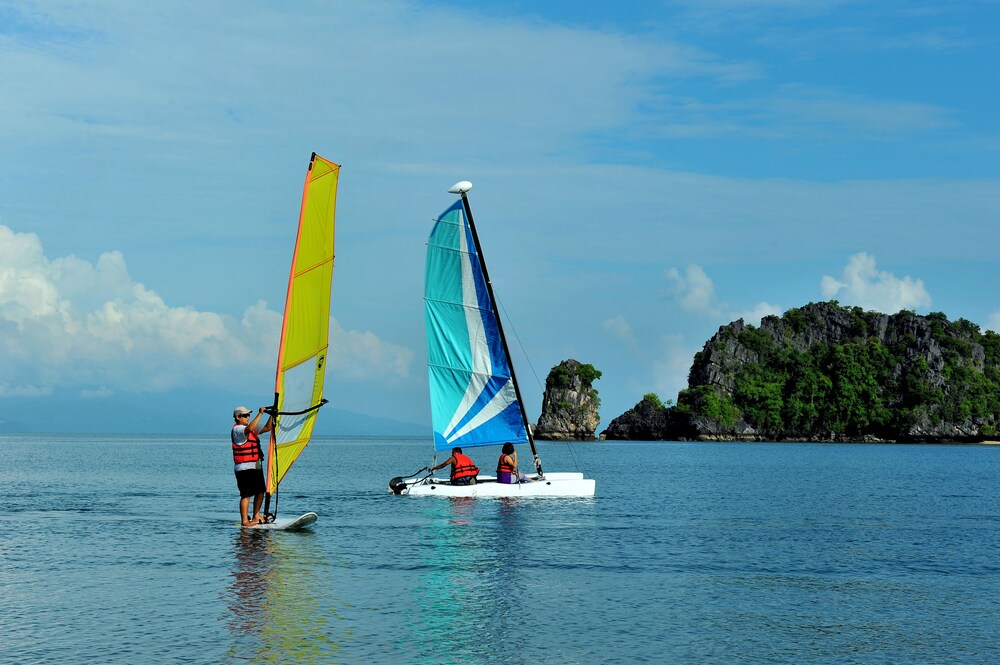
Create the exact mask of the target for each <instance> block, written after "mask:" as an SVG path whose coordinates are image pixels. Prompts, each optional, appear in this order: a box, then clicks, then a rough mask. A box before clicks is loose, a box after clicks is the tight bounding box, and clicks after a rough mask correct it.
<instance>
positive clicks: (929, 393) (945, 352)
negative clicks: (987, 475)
mask: <svg viewBox="0 0 1000 665" xmlns="http://www.w3.org/2000/svg"><path fill="white" fill-rule="evenodd" d="M677 402H678V403H677V406H675V407H673V409H671V410H670V411H671V413H670V414H669V418H668V419H667V420H668V421H669V428H668V431H667V432H665V433H664V436H663V437H662V438H690V437H692V436H693V437H696V438H731V439H770V440H782V439H803V440H871V439H877V440H895V441H922V440H926V441H972V440H981V439H983V438H989V437H993V436H995V435H996V433H997V424H998V422H1000V336H998V335H997V334H996V333H994V332H992V331H986V332H982V331H980V329H979V326H977V325H976V324H974V323H972V322H970V321H967V320H965V319H958V320H957V321H954V322H952V321H949V320H948V318H947V317H946V316H945V315H944V314H941V313H933V314H929V315H927V316H918V315H917V314H914V313H913V312H909V311H902V312H899V313H898V314H894V315H886V314H880V313H877V312H870V311H865V310H862V309H861V308H858V307H850V308H846V307H842V306H840V305H839V304H838V303H837V302H835V301H833V302H828V303H818V304H813V303H811V304H809V305H807V306H805V307H801V308H795V309H791V310H788V311H787V312H785V314H784V315H783V316H781V317H776V316H770V317H765V318H764V319H763V320H762V321H761V325H760V327H759V328H758V327H754V326H748V325H744V323H743V322H742V320H740V321H736V322H733V323H730V324H729V325H727V326H723V327H722V328H720V329H719V332H718V333H717V334H716V335H715V336H714V337H712V339H711V340H709V341H708V342H707V343H706V344H705V346H704V348H703V349H702V350H701V351H700V352H698V354H696V356H695V359H694V363H693V364H692V367H691V372H690V374H689V376H688V388H687V389H686V390H682V391H681V392H680V394H679V395H678V399H677ZM664 409H666V407H664ZM661 420H662V419H661ZM613 422H614V421H613ZM609 429H610V428H609ZM615 438H625V437H623V436H616V437H615Z"/></svg>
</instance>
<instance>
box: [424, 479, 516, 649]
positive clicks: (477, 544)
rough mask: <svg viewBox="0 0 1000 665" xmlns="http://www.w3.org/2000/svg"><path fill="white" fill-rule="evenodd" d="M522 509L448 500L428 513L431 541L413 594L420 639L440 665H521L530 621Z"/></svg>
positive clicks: (479, 501)
mask: <svg viewBox="0 0 1000 665" xmlns="http://www.w3.org/2000/svg"><path fill="white" fill-rule="evenodd" d="M524 509H525V506H524V504H523V503H522V502H520V501H518V500H516V499H514V500H509V499H500V500H483V499H467V498H449V499H447V500H444V501H440V500H438V501H435V502H434V503H433V504H432V505H429V506H428V514H427V515H426V517H427V518H428V522H429V524H430V526H429V528H428V535H427V537H426V545H427V547H426V549H424V551H425V552H426V554H425V556H424V557H423V563H424V565H425V566H426V567H427V569H428V571H427V572H426V573H424V574H423V575H421V577H420V581H419V583H418V585H417V587H416V588H415V589H414V591H415V596H416V597H415V602H416V604H417V616H418V621H417V622H416V625H414V626H413V628H414V630H415V632H416V633H417V636H418V637H420V638H423V639H422V640H421V641H426V642H427V643H429V644H432V645H433V656H432V660H435V662H454V661H462V662H482V663H497V662H511V661H513V662H521V661H522V660H523V658H522V656H521V655H520V654H519V653H518V652H519V651H520V643H519V639H518V634H519V633H520V632H521V631H523V629H524V627H525V621H526V617H525V616H524V614H523V612H519V611H518V609H519V608H521V607H523V606H524V602H523V596H524V594H525V575H524V571H523V570H522V569H521V566H520V564H521V562H522V560H523V554H524V548H525V546H526V542H527V541H526V535H527V534H526V533H525V531H526V525H525V521H524Z"/></svg>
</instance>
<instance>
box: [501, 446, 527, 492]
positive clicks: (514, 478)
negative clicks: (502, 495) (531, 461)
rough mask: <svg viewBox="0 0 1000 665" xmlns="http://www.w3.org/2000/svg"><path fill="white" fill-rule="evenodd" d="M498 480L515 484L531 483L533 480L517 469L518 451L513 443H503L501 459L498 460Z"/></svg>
mask: <svg viewBox="0 0 1000 665" xmlns="http://www.w3.org/2000/svg"><path fill="white" fill-rule="evenodd" d="M497 482H498V483H505V484H507V485H513V484H515V483H530V482H531V480H530V479H529V478H528V477H527V476H525V475H524V474H523V473H521V472H520V471H518V470H517V451H516V450H514V444H513V443H509V442H508V443H505V444H503V450H502V451H501V453H500V459H499V460H498V461H497Z"/></svg>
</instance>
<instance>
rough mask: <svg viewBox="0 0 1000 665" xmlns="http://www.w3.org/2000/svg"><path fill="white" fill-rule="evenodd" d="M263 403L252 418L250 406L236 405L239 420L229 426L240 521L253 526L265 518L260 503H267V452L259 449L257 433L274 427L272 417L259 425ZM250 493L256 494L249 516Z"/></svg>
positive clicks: (234, 418) (234, 413) (244, 524)
mask: <svg viewBox="0 0 1000 665" xmlns="http://www.w3.org/2000/svg"><path fill="white" fill-rule="evenodd" d="M263 413H264V407H260V408H259V409H257V416H256V417H255V418H254V419H253V420H250V409H248V408H246V407H245V406H238V407H236V408H235V409H233V420H235V421H236V424H235V425H233V429H232V430H230V438H231V439H232V444H233V462H234V464H235V467H234V470H235V471H236V486H237V487H238V488H239V490H240V524H242V525H243V526H254V525H255V524H260V523H261V522H263V521H264V519H263V518H262V517H261V515H260V506H261V504H262V503H264V492H266V491H267V489H266V486H265V485H264V471H263V461H264V452H263V451H262V450H261V449H260V437H259V436H258V434H263V433H264V432H270V431H271V418H268V419H267V423H266V424H265V425H264V426H263V427H260V416H261V414H263ZM250 497H253V515H252V516H249V515H248V513H249V510H250Z"/></svg>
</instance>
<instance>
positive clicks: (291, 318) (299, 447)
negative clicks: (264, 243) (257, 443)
mask: <svg viewBox="0 0 1000 665" xmlns="http://www.w3.org/2000/svg"><path fill="white" fill-rule="evenodd" d="M339 175H340V166H339V165H338V164H334V163H333V162H330V161H328V160H326V159H323V158H322V157H320V156H319V155H317V154H316V153H313V155H312V159H311V160H310V162H309V172H308V174H307V175H306V182H305V186H304V188H303V192H302V209H301V211H300V213H299V230H298V234H297V237H296V240H295V252H294V253H293V254H292V269H291V272H290V274H289V277H288V294H287V296H286V297H285V316H284V319H283V322H282V325H281V343H280V345H279V347H278V369H277V376H276V379H275V385H274V406H273V407H272V410H273V411H274V412H275V413H276V414H277V415H276V416H275V427H274V429H273V430H272V432H271V442H270V445H269V446H268V456H267V495H268V503H269V504H270V497H271V495H273V494H274V493H275V492H276V491H277V489H278V485H279V484H280V483H281V480H282V479H283V478H284V477H285V474H286V473H288V470H289V469H290V468H291V466H292V465H293V464H294V463H295V460H296V459H298V457H299V455H300V454H301V453H302V451H303V449H305V447H306V445H307V444H308V443H309V439H310V438H311V437H312V432H313V425H314V424H315V422H316V414H317V413H318V410H319V407H320V406H322V405H323V404H324V403H326V400H325V399H323V379H324V377H325V375H326V365H327V353H328V351H329V341H328V340H329V332H330V288H331V286H332V283H333V236H334V234H333V231H334V218H335V215H336V207H337V180H338V178H339ZM275 508H277V507H275Z"/></svg>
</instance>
